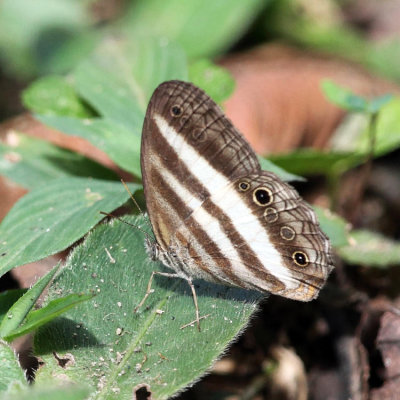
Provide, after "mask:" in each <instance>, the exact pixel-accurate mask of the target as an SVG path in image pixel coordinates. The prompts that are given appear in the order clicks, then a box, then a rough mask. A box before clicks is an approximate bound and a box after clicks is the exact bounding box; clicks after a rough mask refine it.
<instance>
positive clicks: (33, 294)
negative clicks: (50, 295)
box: [0, 266, 59, 338]
mask: <svg viewBox="0 0 400 400" xmlns="http://www.w3.org/2000/svg"><path fill="white" fill-rule="evenodd" d="M58 269H59V266H58V267H54V268H53V269H52V270H51V271H49V272H48V273H47V274H46V275H44V276H42V277H41V278H40V279H39V280H38V281H37V282H36V283H35V284H34V285H33V287H32V288H31V289H29V290H28V291H27V292H26V293H25V294H24V295H23V296H22V297H20V298H19V299H18V300H17V301H16V302H15V303H14V304H13V306H12V307H11V308H10V309H9V310H8V312H7V315H6V316H5V317H4V318H3V320H2V321H1V323H0V337H1V338H4V337H6V336H8V335H9V334H10V333H11V332H12V331H14V330H15V329H16V328H18V327H19V326H20V325H21V323H22V321H23V320H24V319H25V317H26V315H27V314H28V313H29V311H30V310H31V309H32V307H33V306H34V305H35V303H36V301H37V299H38V298H39V296H40V295H41V294H42V293H43V290H44V289H45V288H46V286H47V285H48V284H49V282H50V281H51V280H52V279H53V277H54V275H55V274H56V272H57V271H58Z"/></svg>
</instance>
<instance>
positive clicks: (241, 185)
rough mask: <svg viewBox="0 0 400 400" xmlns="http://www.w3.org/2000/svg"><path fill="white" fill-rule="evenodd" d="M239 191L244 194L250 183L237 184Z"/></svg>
mask: <svg viewBox="0 0 400 400" xmlns="http://www.w3.org/2000/svg"><path fill="white" fill-rule="evenodd" d="M238 186H239V190H241V191H242V192H245V191H246V190H249V189H250V183H249V182H244V181H242V182H239V185H238Z"/></svg>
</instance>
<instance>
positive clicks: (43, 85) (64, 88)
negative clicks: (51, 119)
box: [22, 76, 92, 118]
mask: <svg viewBox="0 0 400 400" xmlns="http://www.w3.org/2000/svg"><path fill="white" fill-rule="evenodd" d="M22 100H23V103H24V105H25V107H27V108H29V109H30V110H31V111H32V112H34V113H36V114H50V115H60V116H61V115H63V116H67V117H77V118H87V117H90V116H92V113H91V112H90V111H89V110H88V108H87V107H86V106H85V105H84V104H83V102H82V101H81V99H80V98H79V96H78V95H77V93H76V91H75V89H74V87H73V86H72V83H71V82H69V81H68V79H66V78H63V77H61V76H47V77H45V78H41V79H38V80H37V81H35V82H33V83H32V84H31V85H30V86H29V87H28V88H27V89H25V90H24V92H23V95H22Z"/></svg>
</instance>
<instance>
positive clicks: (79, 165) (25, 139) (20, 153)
mask: <svg viewBox="0 0 400 400" xmlns="http://www.w3.org/2000/svg"><path fill="white" fill-rule="evenodd" d="M14 135H15V136H14V142H15V144H14V145H13V146H8V145H5V144H2V143H0V174H1V175H4V176H6V177H7V178H9V179H11V180H12V181H14V182H16V183H18V184H19V185H21V186H23V187H25V188H27V189H33V188H35V187H38V186H42V185H44V184H46V183H48V182H49V181H50V180H52V179H57V178H62V177H68V176H82V177H83V176H85V177H92V178H97V179H114V180H115V179H116V178H117V176H116V174H115V173H114V172H112V171H111V170H109V169H107V168H105V167H103V166H102V165H100V164H98V163H96V162H94V161H92V160H89V159H88V158H86V157H84V156H82V155H80V154H77V153H74V152H72V151H69V150H65V149H61V148H59V147H57V146H54V145H52V144H51V143H48V142H46V141H43V140H38V139H35V138H32V137H29V136H26V135H21V134H16V133H14Z"/></svg>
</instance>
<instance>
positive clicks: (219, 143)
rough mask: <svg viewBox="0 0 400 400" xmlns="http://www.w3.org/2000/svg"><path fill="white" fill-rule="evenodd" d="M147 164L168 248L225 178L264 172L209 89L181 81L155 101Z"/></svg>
mask: <svg viewBox="0 0 400 400" xmlns="http://www.w3.org/2000/svg"><path fill="white" fill-rule="evenodd" d="M141 166H142V175H143V183H144V190H145V196H146V203H147V208H148V211H149V215H150V220H151V223H152V226H153V229H154V233H155V235H156V238H157V240H158V241H159V243H160V244H161V245H162V247H163V248H167V246H168V244H169V243H170V240H171V233H173V232H175V231H176V230H177V228H178V227H179V226H180V225H181V224H182V223H183V221H184V220H185V218H187V217H188V216H189V215H190V214H191V213H192V212H193V210H194V209H195V208H197V207H198V206H199V205H200V204H201V202H202V201H204V199H206V198H207V197H209V196H210V193H211V192H212V191H214V190H215V189H217V188H218V187H219V186H221V185H224V183H225V181H224V179H225V178H226V179H233V178H235V177H238V176H242V175H245V174H248V173H251V172H256V171H259V170H260V166H259V163H258V160H257V157H256V156H255V154H254V152H253V151H252V150H251V148H250V146H249V144H248V143H247V142H246V141H244V140H243V138H242V136H241V134H240V133H239V132H238V131H237V130H236V129H235V128H234V126H233V125H232V124H231V122H230V121H229V120H228V119H227V118H226V117H225V116H224V114H223V112H222V111H221V109H220V108H219V107H218V106H217V105H216V104H215V103H214V102H213V101H212V100H211V99H210V98H209V97H208V96H207V95H206V94H205V93H204V92H203V91H201V90H200V89H198V88H196V87H195V86H193V85H191V84H189V83H184V82H180V81H170V82H165V83H163V84H161V85H160V86H159V87H158V88H157V89H156V90H155V92H154V94H153V96H152V98H151V100H150V103H149V106H148V109H147V113H146V117H145V122H144V126H143V135H142V148H141ZM194 171H196V174H194V173H193V172H194ZM215 171H217V172H218V173H217V174H216V173H215ZM221 177H223V178H224V179H222V180H221ZM162 192H163V193H162Z"/></svg>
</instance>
